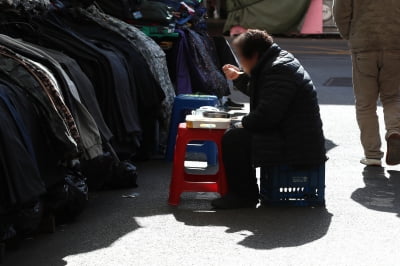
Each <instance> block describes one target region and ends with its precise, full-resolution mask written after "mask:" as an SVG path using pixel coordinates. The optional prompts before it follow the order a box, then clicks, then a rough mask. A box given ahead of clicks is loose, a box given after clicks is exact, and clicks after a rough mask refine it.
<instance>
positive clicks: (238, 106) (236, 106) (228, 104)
mask: <svg viewBox="0 0 400 266" xmlns="http://www.w3.org/2000/svg"><path fill="white" fill-rule="evenodd" d="M224 107H225V108H226V109H228V110H242V109H243V108H244V104H242V103H236V102H234V101H232V99H231V98H228V100H227V101H226V103H225V104H224Z"/></svg>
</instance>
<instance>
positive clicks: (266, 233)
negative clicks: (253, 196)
mask: <svg viewBox="0 0 400 266" xmlns="http://www.w3.org/2000/svg"><path fill="white" fill-rule="evenodd" d="M174 215H175V218H176V219H177V220H178V221H179V222H183V223H184V224H185V225H188V226H204V227H210V226H222V227H227V228H228V229H227V230H226V233H228V234H230V233H239V234H240V232H241V231H249V232H250V235H249V234H243V236H244V237H245V238H244V239H243V240H242V241H240V242H239V243H238V244H239V245H242V246H245V247H248V248H253V249H260V250H261V249H275V248H283V247H296V246H301V245H304V244H307V243H310V242H313V241H315V240H318V239H320V238H322V237H323V236H325V235H326V233H327V232H328V228H329V226H330V224H331V220H332V214H331V213H329V212H328V211H327V210H326V209H325V208H266V207H260V208H258V209H244V210H232V211H230V210H229V211H216V212H213V211H204V212H202V211H201V210H188V209H187V210H176V211H174Z"/></svg>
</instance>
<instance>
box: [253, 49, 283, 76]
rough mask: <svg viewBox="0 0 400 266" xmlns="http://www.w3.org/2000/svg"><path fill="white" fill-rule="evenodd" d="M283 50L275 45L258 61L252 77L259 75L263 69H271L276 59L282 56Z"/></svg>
mask: <svg viewBox="0 0 400 266" xmlns="http://www.w3.org/2000/svg"><path fill="white" fill-rule="evenodd" d="M281 51H282V49H281V48H280V47H279V45H277V44H276V43H273V44H272V45H271V47H269V48H268V50H266V51H265V52H264V53H263V54H262V55H261V56H260V58H259V59H258V62H257V64H256V65H255V67H254V68H253V69H252V70H251V75H252V76H254V75H257V74H258V73H259V72H260V71H261V70H262V69H265V68H270V67H271V66H272V64H273V63H274V61H275V59H276V57H277V56H278V55H279V54H280V52H281Z"/></svg>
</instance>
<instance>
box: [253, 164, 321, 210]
mask: <svg viewBox="0 0 400 266" xmlns="http://www.w3.org/2000/svg"><path fill="white" fill-rule="evenodd" d="M260 194H261V200H262V202H263V204H266V205H273V206H324V205H325V163H323V164H321V165H314V166H308V167H301V168H300V167H291V166H287V165H280V166H273V167H263V168H261V177H260Z"/></svg>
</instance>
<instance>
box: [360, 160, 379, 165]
mask: <svg viewBox="0 0 400 266" xmlns="http://www.w3.org/2000/svg"><path fill="white" fill-rule="evenodd" d="M360 163H362V164H364V165H366V166H382V161H381V160H380V159H371V158H362V159H361V161H360Z"/></svg>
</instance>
